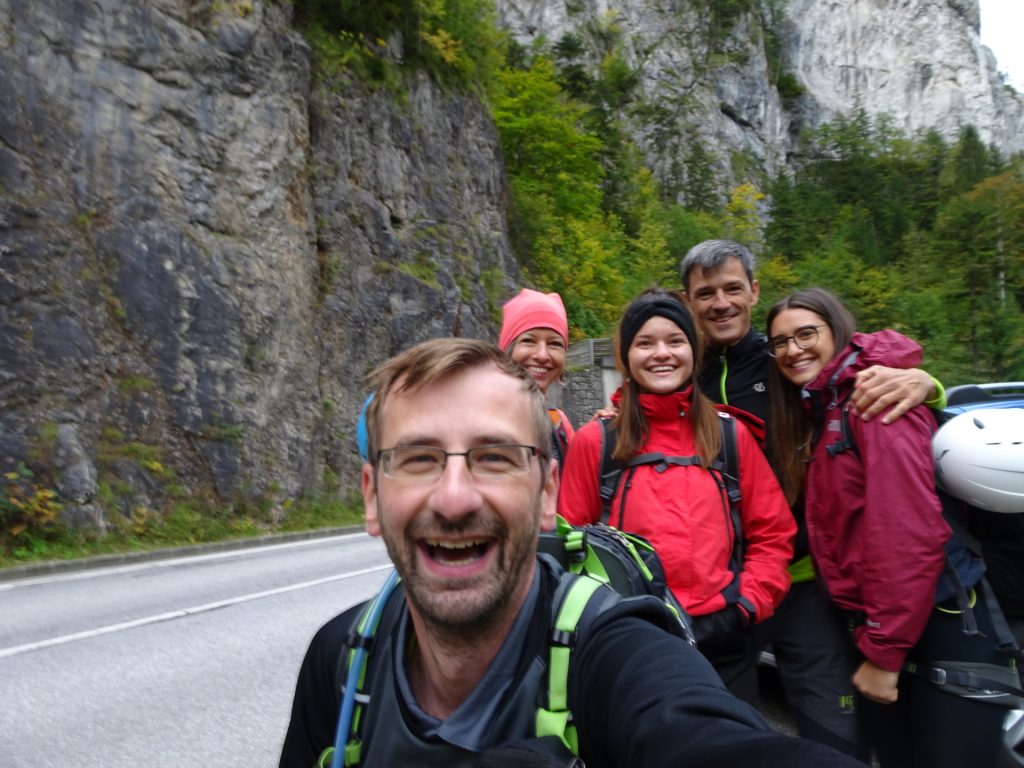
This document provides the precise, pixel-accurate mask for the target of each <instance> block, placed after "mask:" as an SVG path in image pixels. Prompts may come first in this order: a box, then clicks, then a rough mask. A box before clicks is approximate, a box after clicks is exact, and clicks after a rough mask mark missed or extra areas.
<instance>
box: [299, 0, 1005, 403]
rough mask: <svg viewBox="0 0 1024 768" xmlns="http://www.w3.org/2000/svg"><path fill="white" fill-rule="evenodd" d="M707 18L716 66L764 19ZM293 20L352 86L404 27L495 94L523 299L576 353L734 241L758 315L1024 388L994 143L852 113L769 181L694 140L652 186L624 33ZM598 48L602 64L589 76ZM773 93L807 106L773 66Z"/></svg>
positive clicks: (411, 47) (451, 69) (308, 16)
mask: <svg viewBox="0 0 1024 768" xmlns="http://www.w3.org/2000/svg"><path fill="white" fill-rule="evenodd" d="M695 5H698V6H701V10H702V11H703V12H704V13H705V15H706V19H707V30H706V32H707V34H706V38H705V40H706V44H707V46H708V48H709V54H710V55H717V56H719V57H723V58H724V57H728V55H729V53H730V49H729V33H730V30H732V29H733V28H734V26H735V25H736V23H737V21H738V20H739V19H740V18H741V17H742V16H743V15H744V14H750V13H754V12H756V10H757V9H758V7H759V4H758V3H756V2H753V0H731V2H728V3H720V2H719V3H708V4H706V5H702V4H701V3H696V4H695ZM298 6H299V7H300V8H302V9H304V10H303V16H302V17H303V18H304V19H305V21H306V23H307V24H308V25H309V29H310V30H311V31H312V32H313V35H314V38H315V39H316V40H318V41H319V43H320V46H321V47H320V51H321V55H322V57H323V60H324V61H331V62H337V63H339V66H343V67H346V68H347V71H348V72H350V73H351V74H352V76H356V77H362V78H368V79H369V80H371V81H373V82H377V83H380V85H381V86H382V87H385V86H386V85H387V83H388V82H394V81H395V80H396V77H397V76H396V74H395V72H394V66H395V64H394V61H395V60H394V59H393V58H389V57H388V55H387V52H386V50H385V48H386V46H385V44H384V41H385V40H388V39H395V33H396V30H399V31H400V32H401V34H400V36H399V39H401V40H403V41H405V42H404V45H405V46H406V48H405V49H404V51H403V54H404V55H403V57H402V61H403V66H424V65H425V66H427V67H429V68H430V69H431V70H432V71H433V72H434V73H435V75H436V76H438V77H439V78H442V79H445V80H447V81H449V82H451V83H453V84H457V85H458V86H461V87H470V88H473V87H476V88H480V89H481V90H482V91H483V92H484V93H485V95H486V101H487V103H488V104H489V105H490V108H491V110H492V113H493V116H494V120H495V123H496V125H497V127H498V130H499V133H500V137H501V145H502V150H503V153H504V158H505V168H506V173H507V174H508V183H509V189H510V192H511V199H510V201H509V209H508V217H509V222H510V228H511V237H512V244H513V247H514V249H515V251H516V253H517V255H518V256H519V258H520V262H521V263H522V264H523V265H524V268H525V270H526V277H527V279H528V281H529V282H530V283H532V284H533V285H535V286H536V287H538V288H542V289H545V290H557V291H560V292H561V293H562V295H563V297H564V298H565V301H566V305H567V307H568V310H569V315H570V321H571V322H572V324H573V328H574V331H573V332H574V333H575V334H576V335H577V337H583V336H595V335H605V334H607V333H608V332H609V331H610V329H611V327H612V325H613V323H614V321H615V320H616V318H617V315H618V312H619V310H620V308H621V307H622V306H623V304H624V302H625V301H627V300H628V299H629V297H631V296H632V295H634V294H635V293H636V292H637V291H639V290H640V289H642V288H643V287H644V286H646V285H647V284H649V283H651V282H660V283H663V284H674V283H676V282H677V281H678V275H677V266H678V263H679V259H680V258H681V256H682V255H683V254H684V253H685V252H686V250H687V249H688V248H689V247H690V246H691V245H693V244H695V243H696V242H699V241H700V240H702V239H705V238H708V237H728V238H734V239H738V240H740V241H742V242H744V243H747V244H749V245H750V246H752V247H753V248H754V250H755V252H757V253H758V255H759V256H760V257H761V259H762V264H761V283H762V296H763V298H764V299H765V300H764V301H763V302H762V307H761V311H762V312H763V311H764V309H765V308H766V305H767V304H770V303H771V301H773V300H774V299H775V298H777V297H778V296H780V295H782V294H783V293H784V292H786V291H789V290H792V289H795V288H797V287H802V286H808V285H822V286H825V287H829V288H831V289H832V290H834V291H836V292H837V293H838V294H839V295H841V296H842V297H843V299H844V300H845V301H846V302H847V303H848V304H849V305H850V307H851V309H852V310H853V311H854V313H855V315H856V317H857V318H858V320H859V322H860V323H861V324H862V326H863V327H864V328H880V327H892V328H897V329H899V330H901V331H904V332H906V333H908V334H909V335H911V336H913V337H915V338H917V339H919V340H920V341H921V342H922V343H923V344H924V346H925V348H926V352H927V357H926V360H927V365H928V368H929V369H930V370H932V371H934V372H935V374H936V375H938V376H940V377H941V378H942V379H943V380H944V381H946V382H948V383H950V384H955V383H961V382H967V381H988V380H1011V379H1012V380H1020V379H1024V312H1022V306H1024V162H1022V159H1021V157H1019V156H1017V157H1003V156H1001V154H1000V152H999V151H998V150H997V149H996V148H995V147H993V146H986V145H985V144H983V143H982V142H981V140H980V139H979V135H978V132H977V130H976V129H975V128H974V127H972V126H966V127H964V128H963V129H962V130H961V132H960V135H959V137H958V138H957V139H956V140H955V141H946V140H944V139H943V138H942V137H941V136H940V135H939V134H938V133H937V132H935V131H928V132H920V133H918V134H915V135H912V136H908V135H905V134H904V133H903V132H901V131H900V130H898V129H896V128H894V127H893V126H892V124H891V121H890V120H888V119H887V118H886V117H885V116H884V115H883V116H880V117H874V118H873V117H870V116H868V115H867V114H866V113H865V112H864V111H862V110H858V111H855V112H853V113H851V114H850V115H848V116H846V117H842V118H840V119H838V120H836V121H835V122H834V123H832V124H827V125H825V126H824V127H822V128H820V129H816V130H806V131H804V133H803V134H802V135H801V137H800V142H799V144H798V147H799V149H798V152H797V153H795V155H794V157H792V158H791V159H790V162H789V164H788V165H786V166H783V167H782V168H781V169H780V170H779V171H778V172H777V173H775V174H768V173H765V171H764V169H763V168H758V167H756V165H755V164H754V163H753V162H750V161H749V159H748V161H747V162H746V163H744V162H743V158H734V166H737V169H736V171H737V172H736V173H735V174H734V176H735V178H734V179H732V180H731V181H733V183H730V179H726V178H722V177H721V176H718V175H716V174H715V171H714V169H713V167H712V165H711V163H710V161H709V159H708V158H707V157H706V155H705V153H704V150H703V149H702V147H701V146H700V144H699V142H697V143H696V144H695V146H694V147H693V148H692V151H690V152H689V154H688V155H687V162H686V164H685V167H680V168H677V169H676V170H675V172H674V173H665V172H662V173H660V174H655V173H654V172H653V171H652V170H651V168H650V164H649V162H648V158H647V157H645V155H644V153H643V150H642V149H641V148H640V146H639V145H638V143H637V142H636V140H635V139H634V137H633V136H632V135H631V132H630V125H632V124H633V123H634V122H635V121H636V120H637V119H638V116H639V118H640V119H643V118H644V117H649V123H647V130H648V132H649V133H657V132H658V131H659V130H663V131H665V130H667V129H666V127H665V126H664V125H662V124H661V123H660V122H659V117H663V115H661V114H659V112H658V110H657V109H656V108H655V107H656V105H650V104H646V103H644V102H643V100H642V99H641V98H640V96H639V94H638V93H637V84H638V81H639V77H640V73H639V72H638V71H637V70H636V69H635V68H632V67H631V66H630V64H629V63H628V62H627V57H626V55H625V52H624V49H623V45H624V40H623V34H622V30H621V29H620V28H619V27H618V26H617V25H616V23H615V21H614V19H613V18H612V17H609V19H610V20H609V21H608V23H607V24H605V25H604V26H603V27H602V28H600V29H597V30H593V37H592V39H591V40H589V41H585V40H583V39H581V38H580V37H579V36H576V35H571V34H567V35H565V36H563V37H562V38H560V39H558V40H552V41H545V40H542V41H541V42H540V43H538V44H536V45H534V46H532V47H531V48H530V49H525V48H523V47H522V46H520V45H517V44H516V43H514V42H511V41H510V40H509V39H508V38H507V37H506V36H504V35H503V34H502V33H501V32H499V31H498V30H496V29H495V28H494V27H493V23H494V20H493V15H492V13H491V7H490V5H489V3H487V2H484V1H483V0H445V2H440V1H439V0H438V1H435V0H429V1H428V0H420V1H419V2H414V3H413V6H414V8H415V12H413V13H411V14H408V13H406V12H405V11H403V10H400V9H399V7H398V6H397V5H395V6H392V5H388V4H383V5H378V6H375V7H374V9H373V10H367V9H366V7H365V6H364V4H361V3H358V2H354V1H351V2H337V1H336V0H310V1H309V2H300V3H298ZM357 9H361V10H358V12H357ZM456 20H458V23H457V24H456V23H455V22H456ZM767 31H769V32H770V29H769V30H767ZM593 38H597V39H599V42H600V46H601V56H600V58H599V62H598V65H597V66H587V64H586V62H587V61H590V60H593V56H592V55H589V54H588V45H591V44H592V43H593ZM769 38H770V35H769ZM374 41H377V42H376V44H375V43H374ZM342 62H344V63H343V64H342ZM777 85H778V87H779V88H780V90H781V92H783V93H784V94H788V95H790V96H793V97H795V96H798V95H799V91H800V86H799V84H798V83H796V82H794V81H793V79H792V77H791V76H787V75H786V73H785V72H784V71H783V70H782V69H781V68H780V69H779V77H778V79H777ZM644 110H646V111H647V113H648V114H645V113H644ZM627 118H628V119H627ZM736 182H739V183H736Z"/></svg>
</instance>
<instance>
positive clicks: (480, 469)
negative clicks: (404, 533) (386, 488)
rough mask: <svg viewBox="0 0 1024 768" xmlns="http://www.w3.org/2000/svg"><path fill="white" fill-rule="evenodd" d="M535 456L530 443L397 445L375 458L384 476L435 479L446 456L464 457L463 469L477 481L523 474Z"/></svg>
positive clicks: (443, 465)
mask: <svg viewBox="0 0 1024 768" xmlns="http://www.w3.org/2000/svg"><path fill="white" fill-rule="evenodd" d="M536 455H537V448H536V446H533V445H513V444H504V443H500V444H494V445H478V446H475V447H473V448H470V449H469V450H468V451H446V450H444V449H443V448H436V447H434V446H430V445H397V446H395V447H394V448H385V449H383V450H380V451H377V461H378V462H379V464H380V468H381V471H382V472H383V473H384V476H385V477H391V478H397V479H400V480H422V481H427V480H436V479H437V478H439V477H440V476H441V475H442V474H444V469H445V467H447V466H448V459H449V458H450V457H452V456H465V458H466V468H467V469H468V470H469V473H470V474H471V475H472V476H473V477H474V478H476V479H477V480H493V479H496V478H500V477H509V476H515V475H525V474H526V473H527V472H529V471H530V457H531V456H536Z"/></svg>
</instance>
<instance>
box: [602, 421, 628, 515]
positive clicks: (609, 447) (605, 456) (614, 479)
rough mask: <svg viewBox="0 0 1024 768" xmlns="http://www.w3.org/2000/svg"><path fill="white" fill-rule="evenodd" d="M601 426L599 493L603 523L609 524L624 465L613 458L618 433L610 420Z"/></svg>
mask: <svg viewBox="0 0 1024 768" xmlns="http://www.w3.org/2000/svg"><path fill="white" fill-rule="evenodd" d="M598 423H600V425H601V465H600V467H598V470H597V491H598V494H599V495H600V497H601V522H602V523H605V524H606V525H607V524H608V521H609V520H611V516H612V499H614V498H615V491H616V490H617V489H618V487H619V479H620V478H621V477H622V469H623V467H622V464H620V463H619V462H618V461H616V460H615V459H614V458H613V454H614V453H615V443H616V440H617V438H618V432H617V430H616V429H615V427H613V426H612V425H611V422H610V420H609V419H599V420H598Z"/></svg>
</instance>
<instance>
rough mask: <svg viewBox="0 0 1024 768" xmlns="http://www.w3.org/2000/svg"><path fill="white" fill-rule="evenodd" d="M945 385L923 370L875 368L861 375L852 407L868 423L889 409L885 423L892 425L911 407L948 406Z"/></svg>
mask: <svg viewBox="0 0 1024 768" xmlns="http://www.w3.org/2000/svg"><path fill="white" fill-rule="evenodd" d="M944 400H945V392H944V391H943V390H942V385H941V384H939V382H938V381H936V380H935V379H933V378H932V377H931V376H929V375H928V373H926V372H925V371H923V370H921V369H920V368H889V367H887V366H884V365H873V366H871V367H870V368H865V369H864V370H863V371H860V372H859V373H858V374H857V384H856V386H855V387H854V390H853V396H852V398H851V401H850V402H851V404H852V406H853V410H854V411H855V412H856V413H857V414H859V415H860V417H861V418H862V419H863V420H864V421H870V420H871V419H872V418H874V417H875V416H877V415H878V414H880V413H882V412H883V411H885V409H886V408H889V406H892V407H891V408H889V411H888V412H887V413H886V414H885V415H884V416H883V417H882V423H883V424H892V423H893V422H894V421H896V419H898V418H900V417H901V416H903V414H905V413H906V412H907V411H909V410H910V409H911V408H913V407H915V406H918V405H921V403H925V404H927V405H929V406H932V405H933V401H935V402H934V407H940V408H941V407H942V406H943V405H944V404H945V403H944Z"/></svg>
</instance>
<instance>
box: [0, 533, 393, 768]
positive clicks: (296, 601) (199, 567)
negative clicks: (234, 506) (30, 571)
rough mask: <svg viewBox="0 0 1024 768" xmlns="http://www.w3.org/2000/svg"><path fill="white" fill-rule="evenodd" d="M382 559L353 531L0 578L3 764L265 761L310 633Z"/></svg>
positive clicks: (251, 766)
mask: <svg viewBox="0 0 1024 768" xmlns="http://www.w3.org/2000/svg"><path fill="white" fill-rule="evenodd" d="M389 567H390V564H389V563H388V562H387V557H386V554H385V552H384V547H383V544H382V543H381V542H380V541H379V540H376V539H371V538H370V537H368V536H366V535H365V534H352V535H347V536H341V537H332V538H328V539H317V540H311V541H303V542H295V543H289V544H284V545H277V546H266V547H260V548H258V549H250V550H235V551H231V552H222V553H215V554H208V555H203V556H198V557H187V558H177V559H173V560H162V561H153V562H144V563H137V564H130V565H123V566H115V567H109V568H102V569H91V570H84V571H72V572H68V573H60V574H54V575H50V576H43V577H35V578H28V579H22V580H17V581H7V582H0V764H2V765H3V766H4V768H46V767H48V766H54V767H57V766H59V767H60V768H66V766H69V765H73V766H79V767H80V768H90V767H92V766H96V767H97V768H99V766H103V767H104V768H119V767H120V766H125V768H128V767H129V766H131V768H138V766H146V767H147V768H161V767H162V766H167V768H171V767H172V766H173V767H174V768H181V767H182V766H246V768H261V767H263V766H275V765H276V764H277V758H278V755H279V752H280V746H281V740H282V739H283V737H284V730H285V728H286V727H287V723H288V715H289V709H290V707H291V697H292V691H293V688H294V683H295V676H296V673H297V671H298V667H299V664H300V662H301V660H302V655H303V653H304V652H305V649H306V645H307V644H308V642H309V639H310V637H311V636H312V634H313V632H314V631H315V630H316V629H317V627H319V626H320V625H321V624H322V623H323V622H324V621H326V620H327V619H329V618H330V617H331V616H333V615H334V614H336V613H338V612H339V611H340V610H342V609H343V608H345V607H347V606H349V605H351V604H353V603H355V602H357V601H359V600H362V599H365V598H366V597H368V596H370V595H372V594H373V593H374V592H375V591H376V589H377V588H378V587H379V585H380V584H381V583H382V582H383V580H384V577H385V575H386V572H387V568H389Z"/></svg>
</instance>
